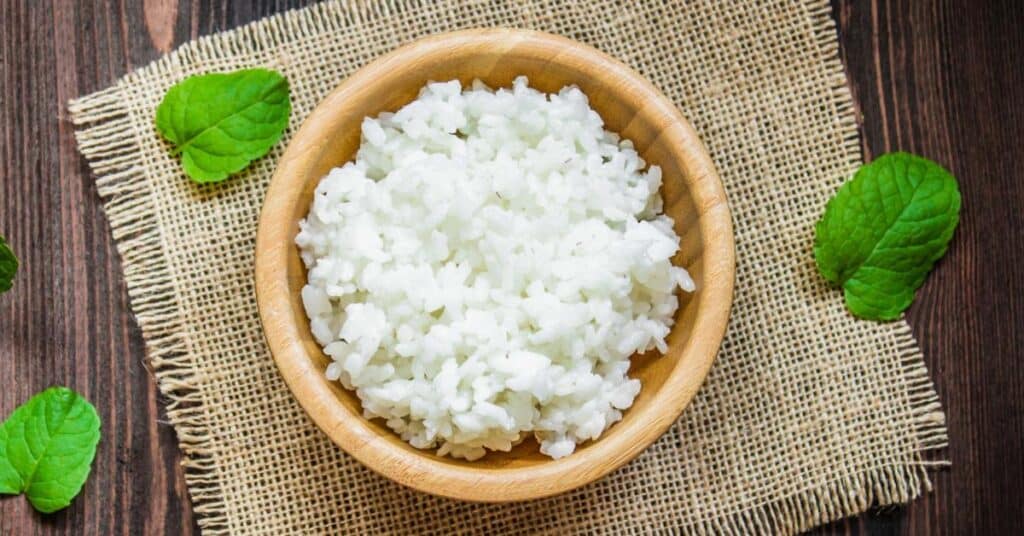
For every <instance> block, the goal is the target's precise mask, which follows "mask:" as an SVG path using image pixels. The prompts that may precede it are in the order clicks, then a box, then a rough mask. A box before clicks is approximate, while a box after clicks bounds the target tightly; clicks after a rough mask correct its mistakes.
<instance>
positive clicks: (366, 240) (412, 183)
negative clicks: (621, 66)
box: [296, 77, 694, 460]
mask: <svg viewBox="0 0 1024 536" xmlns="http://www.w3.org/2000/svg"><path fill="white" fill-rule="evenodd" d="M644 167H645V163H644V161H643V160H641V159H640V157H639V156H638V155H637V153H636V151H635V150H634V149H633V144H632V143H631V142H630V141H629V140H623V139H620V138H619V136H617V135H616V134H613V133H611V132H607V131H605V130H604V129H603V122H602V121H601V118H600V116H598V114H597V113H596V112H594V110H592V109H591V108H590V106H589V105H588V103H587V97H586V96H585V95H584V94H583V93H582V92H581V91H580V90H579V89H577V88H575V87H566V88H563V89H562V90H561V91H560V92H558V94H557V95H546V94H543V93H540V92H538V91H536V90H533V89H531V88H529V87H528V86H527V80H526V78H524V77H520V78H518V79H516V81H515V83H514V84H513V87H512V88H511V89H498V90H496V91H492V90H491V89H489V88H487V87H486V86H484V85H483V84H482V83H480V82H475V83H474V84H473V87H472V88H471V89H470V88H467V89H465V90H463V89H462V88H461V86H460V84H459V82H458V81H452V82H447V83H431V84H429V85H427V86H426V87H425V88H424V89H423V90H422V92H421V94H420V96H419V98H417V99H416V100H415V101H413V102H412V103H410V104H408V105H407V106H405V107H403V108H402V109H401V110H399V111H398V112H397V113H383V114H381V115H380V116H379V117H377V118H375V119H371V118H367V119H365V120H364V121H363V124H362V144H361V145H360V147H359V152H358V154H357V155H356V160H355V161H354V162H349V163H348V164H345V165H344V166H343V167H340V168H336V169H334V170H332V171H331V172H330V173H329V174H328V175H327V176H326V177H324V178H323V179H322V180H321V182H320V184H319V186H317V189H316V195H315V196H314V199H313V204H312V207H311V208H310V211H309V215H308V216H307V218H306V219H305V220H303V221H302V223H301V232H300V233H299V235H298V237H297V238H296V242H297V243H298V245H299V247H300V248H301V250H302V259H303V261H304V262H305V264H306V266H307V268H308V269H309V273H308V281H309V282H308V284H307V285H306V286H305V287H304V288H303V289H302V299H303V302H304V304H305V308H306V313H307V314H308V315H309V319H310V324H311V328H312V332H313V335H314V336H315V337H316V339H317V341H319V343H320V344H321V345H323V347H324V352H326V353H327V355H329V356H331V358H333V362H332V363H331V364H330V365H329V366H328V367H327V371H326V374H327V377H328V378H329V379H331V380H339V381H340V382H341V383H342V384H343V385H344V386H345V387H346V388H348V389H354V390H355V391H356V394H357V395H358V396H359V398H360V400H362V404H363V413H364V414H365V416H366V417H368V418H375V417H379V418H382V419H385V420H386V422H387V425H388V426H389V427H391V428H392V429H393V430H394V431H395V432H397V433H399V434H400V435H401V436H402V438H403V439H404V440H406V441H408V442H409V443H411V444H412V445H413V446H415V447H417V448H423V449H428V448H430V449H433V448H436V449H437V452H438V454H441V455H446V454H447V455H451V456H454V457H458V458H466V459H469V460H474V459H477V458H479V457H481V456H483V455H484V454H485V449H492V450H501V451H507V450H509V449H510V448H512V446H513V445H515V444H517V443H519V442H520V441H521V440H522V439H524V438H525V437H527V436H528V435H529V434H531V433H532V434H533V435H534V436H536V438H537V440H538V441H539V442H540V445H541V452H543V453H545V454H547V455H549V456H551V457H552V458H560V457H563V456H566V455H569V454H570V453H572V452H573V450H574V449H575V448H576V445H577V444H578V443H581V442H583V441H587V440H591V439H597V438H598V437H599V436H600V435H601V434H602V433H603V432H604V431H605V430H606V429H607V428H608V427H609V426H610V425H611V424H612V423H614V422H616V421H618V420H619V419H620V418H621V417H622V411H623V410H625V409H626V408H628V407H630V406H631V405H632V403H633V399H634V398H635V397H636V395H637V393H638V392H639V391H640V382H639V380H635V379H630V378H629V377H628V376H627V375H626V372H627V371H628V369H629V363H630V362H629V358H630V356H631V355H633V354H634V353H636V352H644V351H647V350H650V349H653V348H657V349H658V350H659V351H661V352H664V351H665V350H666V345H665V336H666V335H667V334H668V333H669V329H670V327H671V326H672V322H673V317H674V314H675V311H676V309H677V307H678V299H677V297H676V295H675V289H676V288H677V287H681V288H682V289H684V290H687V291H692V290H694V283H693V281H692V280H691V279H690V276H689V275H688V274H687V273H686V271H685V270H684V269H682V268H678V267H674V266H673V265H672V264H671V260H670V259H671V257H672V256H673V255H674V254H675V253H676V251H677V249H678V244H679V237H678V236H677V235H676V234H675V232H674V231H673V229H672V225H673V222H672V220H670V219H669V218H668V217H666V216H664V215H663V214H661V211H662V200H661V195H660V193H659V191H658V190H659V187H660V185H661V170H660V169H659V168H658V167H657V166H651V167H650V168H649V169H647V170H646V171H645V170H644Z"/></svg>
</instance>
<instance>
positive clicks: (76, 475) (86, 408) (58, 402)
mask: <svg viewBox="0 0 1024 536" xmlns="http://www.w3.org/2000/svg"><path fill="white" fill-rule="evenodd" d="M99 441H100V418H99V416H98V415H97V414H96V408H94V407H92V404H89V403H88V402H86V400H85V399H84V398H82V397H81V396H79V395H78V393H76V392H74V391H72V390H71V389H68V388H66V387H51V388H49V389H47V390H45V391H43V392H41V393H39V394H37V395H36V396H33V397H32V398H31V399H29V401H28V402H26V403H25V404H23V405H22V406H20V407H18V408H17V409H15V410H14V413H12V414H11V416H10V417H8V418H7V420H6V421H4V423H3V425H2V426H0V493H7V494H18V493H23V492H24V493H25V495H26V496H27V497H28V500H29V502H30V503H32V506H33V507H35V509H36V510H39V511H40V512H43V513H50V512H55V511H57V510H60V509H61V508H64V507H66V506H67V505H69V504H71V499H74V498H75V496H76V495H78V492H79V491H81V490H82V485H83V484H85V479H86V478H87V477H88V476H89V470H90V469H91V467H92V460H93V457H94V456H95V455H96V444H97V443H99Z"/></svg>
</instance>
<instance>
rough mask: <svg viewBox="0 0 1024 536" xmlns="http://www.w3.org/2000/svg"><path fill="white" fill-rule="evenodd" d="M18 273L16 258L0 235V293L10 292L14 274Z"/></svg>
mask: <svg viewBox="0 0 1024 536" xmlns="http://www.w3.org/2000/svg"><path fill="white" fill-rule="evenodd" d="M17 271H18V258H17V257H15V256H14V252H13V251H11V246H9V245H7V240H4V237H3V236H2V235H0V293H3V292H7V291H8V290H11V283H13V282H14V274H15V273H16V272H17Z"/></svg>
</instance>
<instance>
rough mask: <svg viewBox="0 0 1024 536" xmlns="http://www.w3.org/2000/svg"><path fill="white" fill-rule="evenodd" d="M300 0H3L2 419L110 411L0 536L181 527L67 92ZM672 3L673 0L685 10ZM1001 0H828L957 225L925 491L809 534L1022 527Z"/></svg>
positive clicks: (868, 127) (943, 279) (1012, 208)
mask: <svg viewBox="0 0 1024 536" xmlns="http://www.w3.org/2000/svg"><path fill="white" fill-rule="evenodd" d="M306 3H308V2H306V1H303V0H277V1H275V0H253V1H237V2H230V1H226V0H0V233H3V234H4V235H5V236H7V237H8V239H9V240H10V242H11V243H12V246H13V247H14V249H15V250H16V251H17V252H18V254H19V256H20V257H21V259H22V263H23V266H22V269H21V271H20V273H19V275H18V280H17V283H16V285H15V288H14V290H12V291H11V292H9V293H7V294H5V295H3V296H0V416H4V417H5V416H6V415H8V414H9V413H10V412H11V411H12V410H13V409H14V407H16V406H17V405H18V404H20V403H22V402H23V401H25V400H26V399H27V398H28V397H29V396H31V395H32V394H34V393H36V392H37V391H39V390H41V389H43V388H45V387H47V386H49V385H53V384H64V385H68V386H71V387H73V388H75V389H77V390H78V391H80V392H82V393H83V394H85V395H86V396H87V397H88V398H89V399H90V400H91V401H92V402H93V403H94V404H95V405H96V407H97V409H98V410H99V412H100V415H101V417H102V418H103V423H104V432H103V440H102V443H101V445H100V449H99V451H98V453H97V459H96V462H95V465H94V468H93V474H92V476H91V477H90V479H89V481H88V482H87V483H86V485H85V488H84V490H83V492H82V494H81V496H79V497H78V498H77V499H76V500H75V501H74V503H73V504H72V505H71V507H69V508H68V509H66V510H64V511H62V512H59V513H57V514H54V515H47V516H42V515H39V514H37V513H35V512H34V511H33V510H32V509H31V507H30V506H29V505H28V503H27V501H25V500H24V499H23V498H20V497H14V498H4V499H0V535H7V534H104V535H106V534H125V535H136V534H192V533H195V532H197V531H196V529H195V519H194V516H193V514H192V511H191V509H190V508H189V502H188V499H187V493H186V492H185V489H184V484H183V480H182V475H181V469H180V467H179V465H178V463H179V456H178V451H177V447H176V445H175V438H174V433H173V431H172V430H171V429H170V427H169V426H167V425H166V424H165V423H164V422H163V420H162V401H161V399H160V396H159V395H158V394H157V392H156V390H155V388H154V385H153V381H152V377H151V375H150V373H149V371H148V370H147V369H146V366H145V355H144V350H143V345H142V340H141V337H140V334H139V331H138V329H137V328H136V327H135V326H134V323H133V320H132V318H131V314H130V312H129V310H128V306H127V296H126V294H125V288H124V283H123V281H122V278H121V276H120V268H119V260H118V257H117V254H116V252H115V250H114V247H113V244H112V239H111V236H110V228H109V226H108V225H107V222H106V220H105V218H104V217H103V214H102V211H101V210H100V207H99V199H98V197H97V195H96V190H95V187H94V185H93V181H92V178H91V175H90V173H89V171H88V169H87V167H86V165H85V162H84V160H82V159H81V158H80V156H79V155H78V152H77V150H76V149H75V146H74V139H73V136H72V129H71V125H70V123H69V122H68V121H67V118H66V115H67V114H66V111H65V110H64V103H65V102H66V101H67V100H68V99H69V98H71V97H74V96H78V95H83V94H85V93H88V92H91V91H94V90H97V89H101V88H103V87H106V86H107V85H109V84H110V83H112V82H113V81H114V80H116V79H117V78H118V77H119V76H121V75H123V74H125V73H126V72H128V71H129V70H131V69H133V68H135V67H139V66H142V65H144V64H146V63H147V62H149V61H150V60H152V59H154V58H156V57H158V56H159V55H160V54H162V53H163V52H164V51H167V50H170V49H172V48H173V47H174V46H177V45H178V44H181V43H183V42H185V41H187V40H189V39H192V38H194V37H197V36H200V35H205V34H208V33H212V32H215V31H219V30H223V29H228V28H233V27H235V26H237V25H239V24H243V23H246V22H249V21H252V20H255V19H257V18H260V17H263V16H266V15H269V14H272V13H275V12H279V11H282V10H285V9H289V8H293V7H299V6H301V5H304V4H306ZM680 8H681V9H685V8H686V7H685V5H682V4H681V6H680ZM1020 8H1021V6H1020V5H1019V2H1015V1H1013V0H1002V1H995V0H993V1H975V0H904V1H882V0H833V10H834V15H835V17H836V20H837V22H838V27H839V37H840V42H841V54H842V56H843V60H844V62H845V63H846V66H847V71H848V73H849V76H850V79H851V83H852V86H853V90H854V95H855V100H856V102H857V105H858V108H859V115H860V123H861V127H862V134H863V147H864V154H865V157H866V158H872V157H874V156H875V155H878V154H881V153H883V152H886V151H889V150H895V149H904V150H909V151H912V152H916V153H918V154H922V155H924V156H928V157H930V158H932V159H934V160H937V161H939V162H941V163H942V164H944V165H946V166H947V167H948V168H950V169H951V170H952V171H953V172H954V174H955V175H956V176H957V177H958V178H959V180H960V185H961V190H962V193H963V198H964V208H963V214H962V221H961V225H960V228H959V230H958V231H957V234H956V236H955V237H954V239H953V243H952V246H951V248H950V251H949V253H948V254H947V256H946V258H945V259H943V260H942V261H941V262H940V263H939V265H938V267H937V268H936V270H935V271H934V272H933V273H932V275H931V276H930V277H929V278H928V280H927V282H926V283H925V286H924V287H923V288H922V290H921V291H920V292H919V293H918V299H917V301H916V302H915V304H914V306H913V307H912V308H911V310H910V312H909V314H908V319H909V320H910V323H911V325H912V326H913V328H914V332H915V334H916V335H917V337H918V340H919V341H920V344H921V347H922V349H923V351H924V354H925V359H926V362H927V363H928V367H929V371H930V373H931V375H932V378H933V379H934V380H935V382H936V385H937V387H938V390H939V395H940V398H941V399H942V401H943V404H944V406H945V409H946V413H947V415H948V419H949V428H950V430H949V435H950V448H949V450H948V453H947V455H948V457H949V458H950V459H951V460H952V462H953V465H952V467H951V468H950V469H948V470H943V471H940V472H938V473H936V474H934V476H933V482H934V486H935V490H934V491H933V492H932V493H929V494H927V495H925V496H924V497H923V498H921V499H918V500H917V501H915V502H913V503H911V504H909V505H907V506H905V507H900V508H895V509H887V510H885V511H881V512H872V513H869V514H865V515H863V516H860V517H858V518H853V519H849V520H845V521H841V522H838V523H834V524H832V525H829V526H827V527H823V528H821V529H819V530H818V531H817V533H820V534H913V535H918V534H1015V533H1019V532H1020V527H1019V525H1020V523H1021V521H1020V520H1021V518H1022V516H1024V456H1022V454H1021V452H1022V451H1024V363H1022V361H1024V359H1022V358H1024V350H1022V349H1024V271H1022V270H1021V268H1020V267H1021V266H1022V265H1024V238H1022V237H1021V229H1022V228H1024V150H1022V149H1021V146H1022V140H1024V59H1022V56H1024V30H1022V28H1024V15H1022V12H1021V9H1020Z"/></svg>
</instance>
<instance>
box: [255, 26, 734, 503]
mask: <svg viewBox="0 0 1024 536" xmlns="http://www.w3.org/2000/svg"><path fill="white" fill-rule="evenodd" d="M513 45H515V46H530V47H538V48H540V49H543V50H547V51H548V52H549V53H550V54H552V55H553V56H555V55H557V56H558V57H560V58H572V59H574V60H578V61H580V62H586V63H587V64H589V67H588V68H592V69H594V70H600V71H602V72H605V73H607V74H608V75H610V76H614V77H617V79H621V81H622V83H623V84H627V85H628V86H629V88H630V90H631V91H636V92H638V93H639V94H640V95H642V96H643V97H644V98H646V99H649V103H647V105H649V106H653V107H656V108H657V109H658V110H657V111H658V113H659V114H662V115H664V116H665V119H666V121H665V122H664V125H663V129H662V131H661V133H660V134H659V138H664V139H666V140H667V141H668V142H669V143H670V144H672V145H673V146H674V147H677V148H678V150H679V151H682V152H683V154H684V155H685V156H686V157H687V158H688V159H689V161H688V165H689V166H691V167H693V168H694V169H696V170H697V173H696V177H695V178H693V179H692V180H690V181H688V185H689V186H688V187H689V188H690V189H691V191H693V192H695V193H699V194H701V195H700V196H695V203H696V205H697V209H698V212H699V213H700V217H701V218H702V220H704V221H705V222H706V224H702V232H701V241H702V242H703V248H704V258H705V259H706V260H705V262H706V268H705V274H706V276H705V281H704V282H703V283H704V285H703V287H702V288H700V289H699V291H700V292H702V293H703V294H704V295H703V297H702V299H701V301H700V304H699V310H698V311H697V314H696V315H695V317H694V325H693V328H692V332H691V335H690V337H689V339H688V341H687V343H686V344H687V346H686V348H685V349H684V353H683V354H682V355H681V356H680V358H679V359H680V364H681V363H683V361H684V358H685V359H686V360H694V362H693V363H692V366H691V367H683V366H680V364H676V365H675V366H674V367H673V368H672V371H671V372H670V374H669V376H668V378H666V379H665V382H664V384H662V386H661V387H660V388H659V389H658V391H657V392H656V393H655V394H654V395H653V396H654V398H653V399H652V400H651V403H650V404H648V405H647V406H646V407H645V408H643V409H645V410H647V411H646V412H645V413H643V414H635V413H634V412H627V413H626V414H625V416H624V418H623V419H622V420H621V421H619V422H618V423H616V425H615V426H617V427H623V426H625V427H627V428H629V429H628V430H626V432H625V433H618V434H617V435H611V436H602V437H601V438H599V439H597V440H596V441H594V442H593V443H592V444H591V445H589V446H588V448H587V449H584V450H582V451H578V452H576V453H574V454H572V455H570V456H566V457H564V458H561V459H558V460H552V461H550V462H544V463H541V464H537V465H532V466H526V467H519V468H503V469H491V468H486V467H483V466H481V467H479V468H475V467H467V466H460V465H455V464H451V463H446V462H443V461H439V460H438V459H436V458H435V456H436V455H434V454H433V453H431V452H430V451H423V453H422V455H419V453H416V454H415V455H413V454H411V453H410V452H409V451H408V450H407V449H403V448H401V447H400V446H398V445H395V444H393V443H392V442H390V441H387V440H384V439H382V438H381V437H379V432H378V431H377V429H375V428H374V427H371V425H370V424H369V422H368V421H367V420H366V419H365V418H364V417H363V416H362V415H360V414H358V413H354V412H351V411H349V410H348V409H346V408H344V407H343V406H342V405H341V404H340V403H339V401H338V399H337V398H336V395H335V394H334V393H333V392H332V391H331V390H330V388H329V387H328V386H327V383H326V381H311V380H313V379H314V378H316V377H318V376H320V377H322V375H323V372H322V371H321V370H319V368H318V367H315V366H314V360H313V359H312V358H311V356H310V355H309V354H308V352H306V351H305V348H304V347H303V345H302V344H301V343H300V342H299V341H300V336H299V333H300V332H299V329H298V326H296V325H295V324H296V323H295V322H294V318H293V315H292V313H291V306H292V303H291V295H290V291H289V286H288V280H287V267H288V258H289V253H290V248H294V247H296V246H295V244H294V236H289V233H288V228H289V226H287V225H281V224H280V215H281V214H290V213H291V210H292V207H293V206H294V203H295V201H296V197H297V196H299V195H300V192H301V190H302V188H301V187H297V186H296V184H295V182H294V181H295V180H298V179H297V178H296V175H298V174H299V173H298V172H297V171H295V172H293V169H296V167H297V166H300V165H301V163H302V160H303V159H302V158H301V157H302V156H303V155H305V154H306V153H308V152H309V151H310V150H312V149H313V148H314V147H315V146H317V145H319V142H318V136H317V135H316V134H317V133H318V132H319V131H320V130H321V129H323V128H326V127H327V125H328V123H329V121H328V120H327V119H325V118H324V116H329V115H330V114H325V113H323V111H324V110H330V109H332V108H333V107H336V106H340V104H341V103H343V102H344V100H345V98H346V95H348V94H351V92H353V91H356V90H358V89H360V88H366V87H367V86H370V85H372V84H373V83H374V80H375V78H376V77H377V75H378V74H379V73H382V72H387V71H388V70H392V69H394V68H396V67H397V66H400V65H402V64H405V63H406V62H409V61H424V60H428V59H432V58H437V57H439V56H445V55H447V54H449V53H450V50H451V49H452V47H486V46H491V47H511V46H513ZM645 102H646V101H645ZM318 112H319V113H318ZM299 178H301V177H299ZM695 184H696V185H699V188H698V189H694V185H695ZM703 227H707V228H708V229H707V230H705V229H704V228H703ZM708 234H714V235H715V240H713V241H710V242H709V241H708V240H707V238H708V237H707V235H708ZM255 257H256V259H255V283H256V299H257V305H258V308H259V313H260V320H261V323H262V325H263V328H264V335H265V338H266V340H267V344H268V346H269V350H270V352H271V354H272V356H273V358H274V361H275V363H276V364H277V367H278V369H279V371H280V373H281V375H282V376H283V378H284V380H285V382H286V383H287V385H288V388H289V390H290V391H291V392H292V395H293V396H294V397H295V398H296V399H297V400H298V402H299V403H300V405H301V406H302V407H303V409H304V410H305V411H306V413H307V414H308V415H309V416H310V417H311V418H312V420H313V421H314V422H315V424H316V425H317V426H318V427H319V428H320V429H321V430H323V431H324V433H326V434H327V435H328V436H329V437H330V438H331V440H333V441H334V442H335V443H336V444H337V445H339V446H340V447H341V448H342V449H344V450H345V451H346V452H348V453H349V454H350V455H352V456H353V457H354V458H356V459H357V460H358V461H359V462H361V463H362V464H363V465H365V466H366V467H368V468H370V469H372V470H373V471H375V472H377V473H379V474H381V475H383V476H385V477H387V478H389V479H391V480H393V481H395V482H398V483H400V484H402V485H405V486H407V487H411V488H413V489H416V490H419V491H423V492H426V493H430V494H434V495H439V496H444V497H449V498H454V499H461V500H467V501H473V502H510V501H520V500H527V499H536V498H541V497H547V496H551V495H555V494H558V493H563V492H566V491H569V490H571V489H574V488H577V487H580V486H583V485H585V484H588V483H590V482H593V481H595V480H597V479H599V478H601V477H603V476H605V475H607V474H608V473H610V472H611V471H613V470H615V469H617V468H619V467H621V466H622V465H624V464H625V463H626V462H628V461H630V460H632V459H633V458H634V457H636V456H637V455H638V454H640V452H642V451H643V450H644V449H646V448H647V447H648V446H649V445H650V444H651V443H653V442H654V441H655V440H656V439H657V438H658V437H660V436H661V435H662V434H663V433H664V432H665V431H666V430H667V429H668V427H669V426H671V424H672V423H673V422H675V421H676V419H677V418H678V417H679V415H680V414H681V413H682V411H683V409H685V408H686V406H688V405H689V403H690V401H691V400H692V399H693V397H694V396H695V395H696V392H697V390H698V389H699V387H700V386H701V385H702V384H703V382H704V379H705V378H706V376H707V373H708V371H709V369H710V368H711V365H712V363H713V362H714V360H715V357H716V355H717V353H718V348H719V346H720V344H721V342H722V339H723V338H724V335H725V328H726V325H727V323H728V317H729V312H730V309H731V306H732V297H733V287H734V275H735V249H734V238H733V229H732V218H731V214H730V211H729V208H728V203H727V201H726V196H725V190H724V188H723V186H722V183H721V180H720V179H719V176H718V173H717V171H716V169H715V166H714V164H713V163H712V161H711V158H710V156H709V155H708V153H707V150H706V149H705V147H704V144H703V142H702V141H701V140H700V138H699V137H698V135H697V133H696V131H695V130H694V129H693V127H692V126H691V125H690V123H689V122H688V121H687V120H686V119H685V118H683V116H682V114H681V113H680V112H679V110H678V109H677V108H676V106H675V104H673V103H672V101H671V100H670V99H668V97H666V96H665V95H664V94H663V93H662V92H661V91H660V90H658V89H657V88H656V87H654V85H653V84H651V83H650V82H648V81H647V80H646V79H645V78H643V77H642V76H641V75H639V74H638V73H636V72H635V71H633V70H632V69H631V68H629V67H628V66H626V65H625V64H623V63H622V62H620V61H618V60H616V59H614V58H612V57H611V56H608V55H607V54H605V53H603V52H601V51H599V50H597V49H595V48H592V47H590V46H588V45H584V44H582V43H579V42H577V41H574V40H571V39H569V38H566V37H562V36H558V35H554V34H549V33H545V32H539V31H534V30H521V29H507V28H489V29H471V30H460V31H455V32H449V33H443V34H437V35H433V36H429V37H426V38H423V39H419V40H416V41H413V42H411V43H409V44H406V45H404V46H402V47H400V48H397V49H396V50H394V51H392V52H390V53H388V54H386V55H384V56H381V57H380V58H378V59H376V60H374V61H372V62H370V63H369V64H367V65H366V66H364V67H362V68H360V69H359V70H358V71H356V72H355V73H354V74H352V75H351V76H349V77H348V78H346V79H345V80H344V81H342V82H341V84H339V85H338V86H337V87H335V88H334V89H333V90H332V91H331V92H330V93H329V94H328V95H327V96H326V97H325V98H324V99H323V100H322V101H321V102H320V103H319V104H318V105H317V107H316V108H315V109H314V110H313V111H312V112H311V113H310V114H309V116H308V117H307V118H306V119H305V121H304V122H303V124H302V126H301V127H300V129H299V130H298V131H297V132H296V133H295V135H294V136H293V137H292V139H291V141H290V143H289V145H288V147H287V148H286V150H285V153H284V155H283V156H282V157H281V159H280V161H279V162H278V166H277V169H276V171H275V173H274V175H273V178H272V179H271V183H270V186H269V188H268V190H267V193H266V197H265V200H264V204H263V207H262V209H261V214H260V219H259V228H258V232H257V238H256V255H255ZM684 368H689V370H686V371H683V370H682V369H684ZM684 372H685V374H684Z"/></svg>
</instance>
